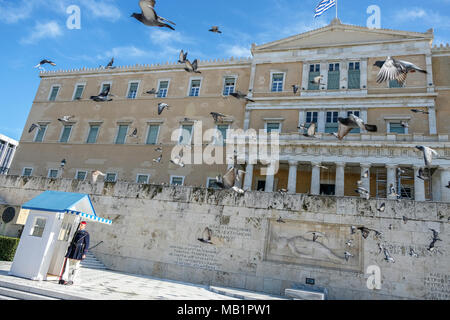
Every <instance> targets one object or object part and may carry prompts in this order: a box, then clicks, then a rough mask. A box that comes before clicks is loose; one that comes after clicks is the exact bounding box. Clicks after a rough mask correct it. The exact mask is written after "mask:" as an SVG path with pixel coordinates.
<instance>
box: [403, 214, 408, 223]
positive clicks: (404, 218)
mask: <svg viewBox="0 0 450 320" xmlns="http://www.w3.org/2000/svg"><path fill="white" fill-rule="evenodd" d="M402 220H403V223H405V224H406V223H407V222H408V220H409V219H408V217H407V216H402Z"/></svg>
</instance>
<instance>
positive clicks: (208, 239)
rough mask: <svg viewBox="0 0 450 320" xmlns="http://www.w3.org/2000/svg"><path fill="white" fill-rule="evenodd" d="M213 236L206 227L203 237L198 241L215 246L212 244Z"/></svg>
mask: <svg viewBox="0 0 450 320" xmlns="http://www.w3.org/2000/svg"><path fill="white" fill-rule="evenodd" d="M211 236H212V231H211V229H210V228H208V227H206V228H205V230H203V232H202V237H201V238H197V240H198V241H200V242H203V243H208V244H213V243H212V242H211Z"/></svg>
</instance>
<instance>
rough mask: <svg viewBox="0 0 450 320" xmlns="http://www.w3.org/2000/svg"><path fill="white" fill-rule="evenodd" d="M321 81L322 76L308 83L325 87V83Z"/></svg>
mask: <svg viewBox="0 0 450 320" xmlns="http://www.w3.org/2000/svg"><path fill="white" fill-rule="evenodd" d="M321 80H323V75H320V76H317V77H314V80H311V81H310V82H311V83H314V84H318V85H325V83H322V81H321Z"/></svg>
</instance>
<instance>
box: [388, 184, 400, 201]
mask: <svg viewBox="0 0 450 320" xmlns="http://www.w3.org/2000/svg"><path fill="white" fill-rule="evenodd" d="M389 195H390V196H392V197H395V198H396V199H400V198H401V196H400V195H399V194H398V193H397V190H395V187H394V185H393V184H392V183H391V185H390V186H389Z"/></svg>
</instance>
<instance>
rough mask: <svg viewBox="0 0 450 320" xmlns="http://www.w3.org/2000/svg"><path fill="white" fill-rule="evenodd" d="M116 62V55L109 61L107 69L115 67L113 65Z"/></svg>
mask: <svg viewBox="0 0 450 320" xmlns="http://www.w3.org/2000/svg"><path fill="white" fill-rule="evenodd" d="M113 63H114V57H113V58H112V59H111V61H109V63H108V64H107V65H106V67H105V69H115V68H116V67H113Z"/></svg>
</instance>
